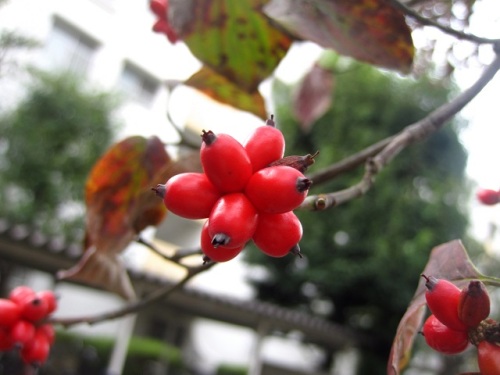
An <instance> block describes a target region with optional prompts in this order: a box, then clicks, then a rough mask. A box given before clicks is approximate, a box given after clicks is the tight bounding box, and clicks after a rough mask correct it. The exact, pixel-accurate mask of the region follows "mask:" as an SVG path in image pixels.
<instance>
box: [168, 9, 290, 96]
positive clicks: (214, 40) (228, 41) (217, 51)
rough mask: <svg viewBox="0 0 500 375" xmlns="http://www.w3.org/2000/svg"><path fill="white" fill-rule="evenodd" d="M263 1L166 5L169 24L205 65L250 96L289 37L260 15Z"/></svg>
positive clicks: (277, 60) (287, 44)
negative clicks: (167, 6)
mask: <svg viewBox="0 0 500 375" xmlns="http://www.w3.org/2000/svg"><path fill="white" fill-rule="evenodd" d="M266 2H267V0H237V1H235V0H196V1H193V0H170V2H169V18H168V21H169V24H170V25H171V26H172V27H173V29H174V30H175V32H176V34H177V35H179V37H180V38H181V39H182V40H183V41H184V42H185V43H186V45H187V46H188V47H189V49H190V50H191V52H192V53H193V55H194V56H196V57H197V58H198V59H199V60H200V61H201V62H202V63H203V64H204V65H206V66H208V67H210V68H211V69H212V70H214V71H216V72H217V73H218V74H220V75H222V76H224V77H226V78H227V79H228V80H230V81H231V82H233V83H234V84H235V85H236V86H238V87H239V88H240V89H241V90H243V91H246V92H248V93H250V94H253V93H254V92H255V91H256V90H257V88H258V86H259V84H260V83H261V82H262V81H263V80H264V79H266V78H267V77H269V76H270V75H271V73H272V72H273V71H274V69H275V68H276V67H277V66H278V64H279V63H280V61H281V59H282V58H283V57H284V56H285V54H286V52H287V51H288V48H289V47H290V45H291V42H292V40H291V38H290V37H289V36H288V35H287V34H285V33H284V32H282V31H281V30H279V29H277V28H275V27H274V26H273V25H272V24H271V23H270V22H269V19H268V18H267V17H266V16H265V15H264V14H262V12H261V8H262V6H263V5H264V4H265V3H266Z"/></svg>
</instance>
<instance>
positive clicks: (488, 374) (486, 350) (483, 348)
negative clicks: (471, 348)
mask: <svg viewBox="0 0 500 375" xmlns="http://www.w3.org/2000/svg"><path fill="white" fill-rule="evenodd" d="M477 363H478V365H479V370H481V375H499V374H500V346H499V345H497V344H494V343H491V342H488V341H481V342H480V343H479V344H478V346H477Z"/></svg>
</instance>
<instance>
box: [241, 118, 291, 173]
mask: <svg viewBox="0 0 500 375" xmlns="http://www.w3.org/2000/svg"><path fill="white" fill-rule="evenodd" d="M245 150H246V151H247V154H248V157H249V158H250V161H251V162H252V167H253V172H256V171H258V170H259V169H262V168H265V167H267V166H268V165H269V164H271V163H272V162H274V161H276V160H278V159H281V158H282V157H283V154H284V153H285V138H284V137H283V133H282V132H281V131H280V130H278V129H277V128H275V127H274V126H272V125H264V126H259V127H258V128H256V129H255V130H254V131H253V132H252V134H251V135H250V137H249V138H248V139H247V141H246V142H245Z"/></svg>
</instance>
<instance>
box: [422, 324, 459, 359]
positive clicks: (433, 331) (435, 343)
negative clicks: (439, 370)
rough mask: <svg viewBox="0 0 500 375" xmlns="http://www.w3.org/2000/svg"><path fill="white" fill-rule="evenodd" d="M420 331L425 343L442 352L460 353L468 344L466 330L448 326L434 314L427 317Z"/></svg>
mask: <svg viewBox="0 0 500 375" xmlns="http://www.w3.org/2000/svg"><path fill="white" fill-rule="evenodd" d="M422 333H423V335H424V337H425V341H426V342H427V345H429V346H430V347H431V348H432V349H434V350H436V351H438V352H440V353H443V354H457V353H461V352H463V351H464V350H465V349H466V348H467V345H468V344H469V337H468V335H467V332H465V331H455V330H452V329H450V328H448V327H447V326H445V325H444V324H443V323H441V322H440V321H439V320H438V319H437V318H436V316H435V315H430V316H429V317H428V318H427V320H426V321H425V323H424V327H423V329H422Z"/></svg>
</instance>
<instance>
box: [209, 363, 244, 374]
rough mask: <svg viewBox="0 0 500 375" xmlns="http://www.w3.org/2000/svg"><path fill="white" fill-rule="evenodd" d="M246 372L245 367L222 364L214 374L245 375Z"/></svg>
mask: <svg viewBox="0 0 500 375" xmlns="http://www.w3.org/2000/svg"><path fill="white" fill-rule="evenodd" d="M247 373H248V369H247V368H246V367H243V366H239V365H230V364H222V365H220V366H219V367H218V368H217V371H216V375H246V374H247Z"/></svg>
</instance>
